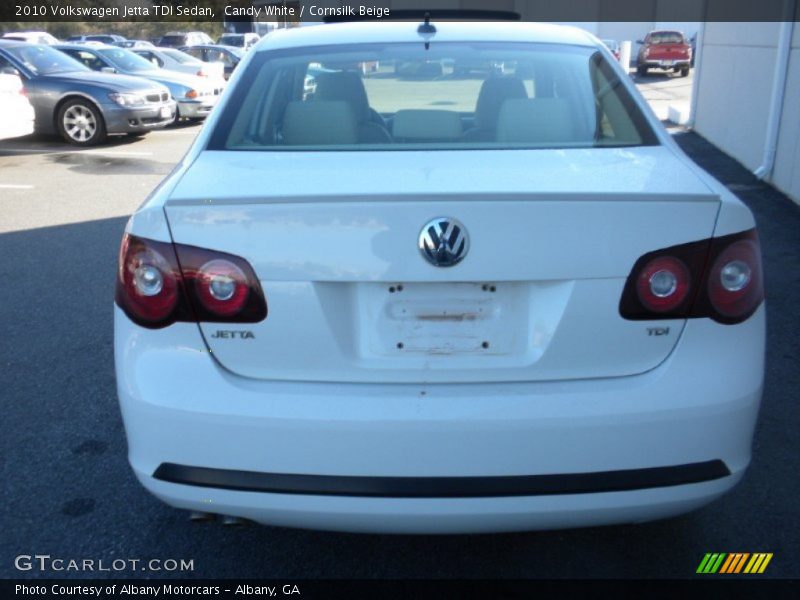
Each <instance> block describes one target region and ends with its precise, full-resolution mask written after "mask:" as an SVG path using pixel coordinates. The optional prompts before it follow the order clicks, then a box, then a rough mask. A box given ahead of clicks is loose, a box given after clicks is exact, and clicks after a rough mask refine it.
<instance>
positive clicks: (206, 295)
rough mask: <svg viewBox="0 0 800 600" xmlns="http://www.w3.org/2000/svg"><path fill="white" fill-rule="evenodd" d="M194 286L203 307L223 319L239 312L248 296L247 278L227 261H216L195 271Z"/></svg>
mask: <svg viewBox="0 0 800 600" xmlns="http://www.w3.org/2000/svg"><path fill="white" fill-rule="evenodd" d="M194 284H195V289H196V291H197V297H198V298H199V299H200V302H201V303H202V304H203V306H204V307H205V308H206V309H208V310H209V311H211V312H212V313H214V314H217V315H221V316H225V317H227V316H230V315H235V314H236V313H238V312H239V311H241V310H242V308H243V307H244V306H245V304H246V303H247V297H248V295H249V294H250V287H249V286H248V283H247V276H246V275H245V274H244V272H242V270H241V269H240V268H239V267H237V266H236V265H235V264H233V263H232V262H228V261H227V260H219V259H217V260H212V261H209V262H207V263H206V264H204V265H203V266H202V267H200V269H199V270H198V271H197V276H196V277H195V280H194Z"/></svg>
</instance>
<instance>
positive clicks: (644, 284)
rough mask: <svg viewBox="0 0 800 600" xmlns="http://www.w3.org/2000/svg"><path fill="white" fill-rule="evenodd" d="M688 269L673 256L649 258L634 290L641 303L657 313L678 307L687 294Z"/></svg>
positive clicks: (688, 282)
mask: <svg viewBox="0 0 800 600" xmlns="http://www.w3.org/2000/svg"><path fill="white" fill-rule="evenodd" d="M689 284H690V275H689V269H687V268H686V265H685V264H683V262H682V261H681V260H680V259H678V258H675V257H673V256H662V257H660V258H656V259H653V260H651V261H650V262H649V263H647V265H645V267H644V269H642V271H641V273H640V274H639V277H638V278H637V280H636V291H637V294H638V296H639V300H640V301H641V303H642V304H643V305H644V306H645V307H646V308H648V309H650V310H652V311H653V312H657V313H665V312H669V311H672V310H675V309H676V308H678V307H679V306H680V305H681V304H683V302H684V300H686V296H688V294H689Z"/></svg>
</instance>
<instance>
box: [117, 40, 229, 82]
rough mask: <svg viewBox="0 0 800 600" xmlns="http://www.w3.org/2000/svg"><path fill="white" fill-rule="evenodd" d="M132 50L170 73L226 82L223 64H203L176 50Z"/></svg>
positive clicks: (197, 59)
mask: <svg viewBox="0 0 800 600" xmlns="http://www.w3.org/2000/svg"><path fill="white" fill-rule="evenodd" d="M130 50H131V52H134V53H136V54H138V55H139V56H141V57H142V58H144V59H145V60H148V61H150V62H151V63H153V64H154V65H156V66H157V67H161V68H162V69H166V70H168V71H178V72H179V73H188V74H190V75H197V76H199V77H208V78H209V79H216V80H222V81H224V75H225V65H223V64H222V63H221V62H203V61H202V60H200V59H199V58H195V57H194V56H190V55H188V54H186V53H185V52H181V51H180V50H178V49H176V48H131V49H130Z"/></svg>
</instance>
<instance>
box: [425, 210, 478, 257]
mask: <svg viewBox="0 0 800 600" xmlns="http://www.w3.org/2000/svg"><path fill="white" fill-rule="evenodd" d="M468 250H469V236H468V235H467V230H466V229H465V228H464V226H463V225H462V224H461V223H460V222H459V221H457V220H456V219H451V218H450V217H438V218H436V219H433V220H431V221H429V222H428V223H426V224H425V226H424V227H423V228H422V231H420V233H419V251H420V252H422V256H424V257H425V259H426V260H427V261H428V262H429V263H431V264H432V265H434V266H436V267H452V266H453V265H457V264H458V263H460V262H461V261H462V260H463V258H464V257H465V256H466V255H467V251H468Z"/></svg>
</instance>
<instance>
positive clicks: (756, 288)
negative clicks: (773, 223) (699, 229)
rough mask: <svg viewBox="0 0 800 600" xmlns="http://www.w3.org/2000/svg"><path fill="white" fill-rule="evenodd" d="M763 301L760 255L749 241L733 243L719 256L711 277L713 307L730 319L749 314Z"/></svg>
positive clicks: (709, 292) (710, 288)
mask: <svg viewBox="0 0 800 600" xmlns="http://www.w3.org/2000/svg"><path fill="white" fill-rule="evenodd" d="M762 298H763V284H762V281H761V252H760V251H759V248H758V244H757V243H756V242H755V241H753V240H750V239H745V240H739V241H737V242H734V243H733V244H731V245H730V246H728V247H727V248H725V249H724V250H722V252H720V254H719V255H718V256H717V258H716V260H715V261H714V264H713V265H712V267H711V271H709V276H708V299H709V301H710V303H711V306H713V307H714V309H715V310H716V311H717V312H718V313H719V314H720V315H722V316H723V317H725V318H727V319H736V318H740V317H742V316H743V315H748V316H749V315H750V314H751V313H752V312H753V310H754V308H755V307H756V306H758V304H759V303H760V302H761V299H762Z"/></svg>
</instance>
